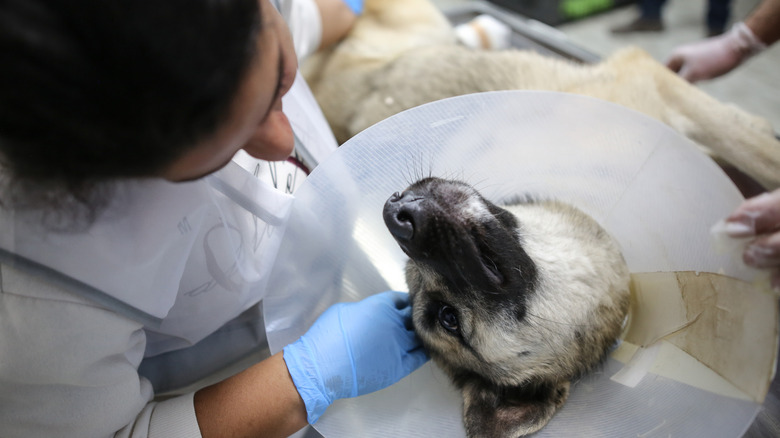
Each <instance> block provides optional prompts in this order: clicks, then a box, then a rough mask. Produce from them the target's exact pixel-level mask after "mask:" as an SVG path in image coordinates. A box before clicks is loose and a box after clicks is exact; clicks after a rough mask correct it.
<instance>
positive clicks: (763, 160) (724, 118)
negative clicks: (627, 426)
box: [615, 50, 780, 189]
mask: <svg viewBox="0 0 780 438" xmlns="http://www.w3.org/2000/svg"><path fill="white" fill-rule="evenodd" d="M615 56H616V58H617V57H620V56H623V57H625V59H622V60H621V59H616V60H615V64H616V65H617V64H619V65H620V66H621V68H623V67H626V66H629V65H630V68H628V71H627V72H625V73H624V74H632V75H634V76H643V77H645V78H651V79H652V81H653V83H652V84H653V85H654V88H655V90H654V91H653V92H654V93H655V94H657V95H658V97H659V98H660V102H658V104H659V105H657V104H654V103H649V105H650V106H652V108H651V109H650V110H651V111H658V113H659V114H658V117H659V118H660V119H661V120H662V121H663V122H665V123H666V124H668V125H669V126H671V127H672V128H674V129H675V130H677V131H678V132H680V133H681V134H683V135H685V136H686V137H688V138H690V139H691V140H693V141H695V142H696V143H698V144H700V145H702V146H704V147H705V148H708V149H709V150H710V151H711V152H712V153H714V154H715V155H716V157H718V158H722V159H723V160H725V161H727V162H728V163H730V164H732V165H733V166H735V167H736V168H738V169H740V170H741V171H742V172H744V173H746V174H747V175H750V176H751V177H752V178H754V179H755V180H756V181H758V182H759V183H760V184H761V185H763V186H764V187H765V188H767V189H775V188H778V187H780V141H778V140H777V139H776V138H775V136H774V132H773V130H772V127H771V125H770V124H769V122H768V121H766V120H765V119H762V118H760V117H757V116H754V115H751V114H749V113H747V112H746V111H743V110H741V109H739V108H737V107H736V106H733V105H728V104H724V103H721V102H719V101H718V100H716V99H715V98H713V97H711V96H710V95H708V94H707V93H705V92H704V91H702V90H700V89H699V88H697V87H695V86H693V85H691V84H690V83H688V82H687V81H685V80H684V79H682V78H680V77H679V76H677V75H676V74H674V73H673V72H671V71H670V70H669V69H667V68H666V67H665V66H663V65H661V64H659V63H658V62H656V61H655V60H653V59H652V58H651V57H650V56H649V55H647V54H646V53H644V52H642V51H639V50H633V51H630V52H622V53H618V54H617V55H615ZM636 92H639V90H636ZM642 104H644V103H640V104H639V105H642ZM635 109H638V110H639V111H643V110H644V108H635ZM644 112H647V111H644Z"/></svg>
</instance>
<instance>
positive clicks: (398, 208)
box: [383, 178, 536, 294]
mask: <svg viewBox="0 0 780 438" xmlns="http://www.w3.org/2000/svg"><path fill="white" fill-rule="evenodd" d="M383 218H384V221H385V224H386V225H387V228H388V230H389V231H390V233H391V234H392V235H393V237H394V238H395V240H396V241H397V242H398V244H399V246H400V247H401V249H402V250H403V251H404V252H405V253H406V254H407V255H408V256H409V257H410V258H412V259H414V260H415V261H417V262H420V263H424V264H427V265H429V266H430V267H432V268H433V269H434V270H435V271H436V272H438V273H440V274H441V275H442V276H443V277H445V278H446V279H447V280H448V282H450V283H451V284H452V286H453V288H454V289H455V290H469V289H474V288H475V287H477V288H478V289H479V290H480V291H481V292H484V293H486V294H501V293H504V292H507V291H511V292H515V293H516V292H518V291H521V292H526V291H530V290H532V288H533V286H534V283H535V281H536V267H535V265H534V263H533V261H532V260H531V259H530V257H529V256H528V255H527V254H526V253H525V251H524V250H523V248H522V245H521V242H520V241H519V236H518V234H517V231H518V227H519V224H518V223H517V220H516V219H515V217H514V216H513V215H512V214H511V213H509V212H508V211H506V210H504V209H502V208H500V207H498V206H496V205H494V204H492V203H490V202H489V201H487V200H485V199H484V198H482V196H480V195H479V194H478V193H477V192H475V191H474V190H473V189H472V188H471V187H470V186H468V185H466V184H464V183H460V182H455V181H446V180H441V179H438V178H426V179H423V180H420V181H418V182H417V183H415V184H413V185H411V186H410V187H409V188H407V189H406V190H405V191H404V192H403V193H394V194H393V195H392V196H390V198H389V199H388V200H387V202H386V203H385V207H384V210H383Z"/></svg>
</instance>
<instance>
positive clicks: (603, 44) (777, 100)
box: [432, 0, 780, 132]
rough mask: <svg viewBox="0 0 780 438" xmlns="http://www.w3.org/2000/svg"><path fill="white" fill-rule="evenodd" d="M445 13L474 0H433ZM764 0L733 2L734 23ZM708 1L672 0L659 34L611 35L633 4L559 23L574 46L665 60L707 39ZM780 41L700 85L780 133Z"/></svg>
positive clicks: (630, 17) (625, 19) (629, 14)
mask: <svg viewBox="0 0 780 438" xmlns="http://www.w3.org/2000/svg"><path fill="white" fill-rule="evenodd" d="M432 1H433V3H434V4H436V5H437V6H439V7H441V8H442V9H443V10H445V11H446V9H447V8H450V7H455V6H461V5H464V4H468V3H470V1H469V0H432ZM758 3H760V0H734V1H733V2H732V21H739V20H741V19H743V18H744V17H745V16H747V15H748V14H749V13H750V11H751V10H752V9H753V8H754V7H755V6H756V5H757V4H758ZM706 6H707V2H706V1H705V0H669V1H667V5H666V7H665V9H664V17H663V18H664V23H665V25H666V30H664V31H663V32H655V33H639V34H629V35H619V36H616V35H612V34H611V33H610V31H609V29H610V28H611V27H613V26H616V25H620V24H624V23H627V22H629V21H631V20H633V19H634V18H635V17H636V16H637V15H638V9H637V8H636V7H635V6H624V7H620V8H616V9H614V10H611V11H608V12H604V13H601V14H598V15H594V16H591V17H588V18H585V19H581V20H578V21H575V22H570V23H565V24H563V25H560V26H557V28H558V30H560V31H562V32H563V33H564V34H565V35H567V36H568V38H569V39H570V40H571V41H572V43H573V44H574V42H575V41H576V44H577V45H579V46H581V47H583V48H585V49H587V50H589V51H591V52H594V53H595V54H598V55H600V56H607V55H609V54H610V53H612V52H613V51H615V50H617V49H619V48H621V47H625V46H629V45H635V46H639V47H642V48H643V49H645V50H647V51H648V52H649V53H650V54H651V55H652V56H653V57H655V58H656V59H657V60H659V61H661V62H663V61H665V59H666V58H667V57H668V55H669V54H670V53H671V51H672V49H673V48H675V47H677V46H678V45H680V44H685V43H689V42H693V41H698V40H700V39H702V38H704V32H705V24H704V14H705V10H706ZM778 72H780V44H777V45H776V46H774V47H771V48H769V49H768V50H766V51H765V52H763V53H762V54H760V55H758V56H757V57H755V58H753V59H751V60H749V61H748V62H746V63H745V64H743V65H742V66H740V67H739V68H738V69H736V70H734V71H732V72H731V73H729V74H727V75H725V76H722V77H720V78H717V79H715V80H711V81H706V82H699V83H698V85H699V86H700V87H701V88H702V89H704V90H705V91H707V92H708V93H709V94H710V95H712V96H713V97H715V98H717V99H718V100H720V101H722V102H728V103H733V104H735V105H738V106H740V107H742V108H743V109H745V110H747V111H749V112H751V113H754V114H756V115H759V116H762V117H765V118H766V119H768V120H769V121H770V122H771V123H772V125H773V126H774V128H775V131H776V132H780V83H778Z"/></svg>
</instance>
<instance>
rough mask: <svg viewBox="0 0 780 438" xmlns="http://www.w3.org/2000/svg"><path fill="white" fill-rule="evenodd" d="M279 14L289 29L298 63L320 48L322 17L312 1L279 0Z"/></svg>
mask: <svg viewBox="0 0 780 438" xmlns="http://www.w3.org/2000/svg"><path fill="white" fill-rule="evenodd" d="M279 3H280V5H279V6H280V10H279V12H280V13H281V14H282V17H283V18H284V21H285V22H287V26H288V27H289V28H290V33H291V34H292V39H293V44H294V45H295V53H296V55H298V62H301V61H303V60H304V59H306V58H307V57H308V56H309V55H311V54H313V53H314V52H316V51H317V49H318V48H319V47H320V43H321V42H322V17H321V16H320V9H319V8H318V7H317V4H316V3H314V0H281V1H280V2H279Z"/></svg>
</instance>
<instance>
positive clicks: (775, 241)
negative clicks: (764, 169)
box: [726, 189, 780, 289]
mask: <svg viewBox="0 0 780 438" xmlns="http://www.w3.org/2000/svg"><path fill="white" fill-rule="evenodd" d="M726 232H727V233H728V234H729V235H730V236H732V237H748V236H756V238H755V239H754V240H753V241H752V242H750V244H748V246H747V248H746V249H745V252H744V253H743V254H742V259H743V260H744V261H745V264H747V265H749V266H753V267H756V268H768V269H773V270H774V272H773V273H772V280H771V284H772V287H773V288H775V289H780V189H777V190H775V191H774V192H771V193H763V194H761V195H758V196H756V197H754V198H750V199H748V200H746V201H745V202H743V203H742V205H740V206H739V207H738V208H737V209H736V210H735V211H734V213H732V214H731V215H730V216H729V217H728V218H726Z"/></svg>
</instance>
